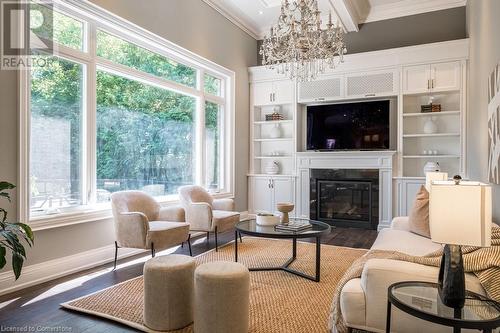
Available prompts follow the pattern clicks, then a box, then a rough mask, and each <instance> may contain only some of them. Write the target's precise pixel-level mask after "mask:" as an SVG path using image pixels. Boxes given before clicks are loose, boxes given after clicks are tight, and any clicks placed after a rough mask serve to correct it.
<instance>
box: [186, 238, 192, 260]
mask: <svg viewBox="0 0 500 333" xmlns="http://www.w3.org/2000/svg"><path fill="white" fill-rule="evenodd" d="M187 243H188V247H189V255H190V256H191V257H192V256H193V251H192V250H191V234H190V235H189V236H188V240H187Z"/></svg>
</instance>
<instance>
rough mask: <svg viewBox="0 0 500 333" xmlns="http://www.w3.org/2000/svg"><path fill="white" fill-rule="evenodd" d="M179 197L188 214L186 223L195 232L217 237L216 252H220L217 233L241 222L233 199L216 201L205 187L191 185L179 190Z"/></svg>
mask: <svg viewBox="0 0 500 333" xmlns="http://www.w3.org/2000/svg"><path fill="white" fill-rule="evenodd" d="M179 197H180V201H181V204H182V207H184V210H185V213H186V222H188V223H189V224H190V228H191V230H193V231H204V232H206V233H207V241H208V237H209V235H210V232H213V233H214V235H215V250H216V251H217V250H218V242H217V233H218V232H224V231H226V230H229V229H231V228H233V227H234V226H235V224H236V223H238V221H239V220H240V214H239V213H238V212H234V201H233V200H232V199H216V200H214V198H213V197H212V196H211V195H210V193H208V192H207V191H206V190H205V189H204V188H203V187H201V186H195V185H189V186H183V187H180V188H179Z"/></svg>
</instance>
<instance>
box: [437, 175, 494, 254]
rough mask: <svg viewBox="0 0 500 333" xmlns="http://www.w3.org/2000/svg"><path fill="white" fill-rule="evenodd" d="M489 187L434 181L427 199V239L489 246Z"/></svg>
mask: <svg viewBox="0 0 500 333" xmlns="http://www.w3.org/2000/svg"><path fill="white" fill-rule="evenodd" d="M491 204H492V202H491V187H490V186H488V185H486V184H482V183H478V182H461V183H460V185H455V183H454V182H448V181H446V182H439V181H434V182H432V185H431V191H430V200H429V224H430V233H431V239H432V241H433V242H436V243H441V244H454V245H471V246H482V247H487V246H491V223H492V222H491Z"/></svg>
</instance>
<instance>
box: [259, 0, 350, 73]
mask: <svg viewBox="0 0 500 333" xmlns="http://www.w3.org/2000/svg"><path fill="white" fill-rule="evenodd" d="M344 53H346V46H345V42H344V30H343V29H342V27H340V26H339V25H338V24H337V25H334V24H333V23H332V15H331V13H330V15H329V20H328V23H327V24H326V28H322V22H321V12H320V11H319V10H318V1H317V0H294V1H293V2H292V3H290V2H289V0H283V1H282V4H281V14H280V17H279V19H278V23H277V24H276V25H274V26H273V27H272V28H271V31H270V34H269V35H267V36H266V37H265V39H264V41H263V43H262V46H261V48H260V51H259V54H260V55H261V56H262V64H263V65H265V66H267V67H268V68H270V69H276V70H277V72H278V73H279V74H285V75H287V76H288V77H289V78H290V79H292V80H294V79H297V80H298V81H299V82H305V81H312V80H314V79H316V78H317V77H318V75H319V74H322V73H324V72H325V70H326V69H327V68H335V66H336V65H337V64H338V63H341V62H343V61H344V60H343V56H344Z"/></svg>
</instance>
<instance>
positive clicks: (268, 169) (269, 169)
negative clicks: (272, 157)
mask: <svg viewBox="0 0 500 333" xmlns="http://www.w3.org/2000/svg"><path fill="white" fill-rule="evenodd" d="M264 172H265V173H267V174H268V175H277V174H278V173H279V172H280V166H279V164H278V162H276V161H271V162H269V163H267V164H266V166H265V167H264Z"/></svg>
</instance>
